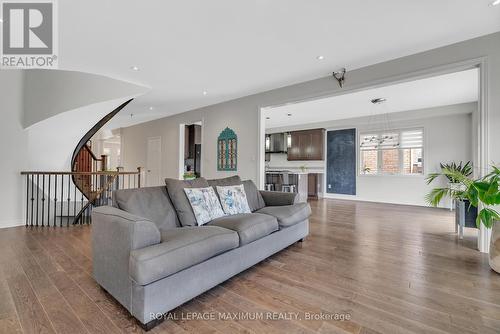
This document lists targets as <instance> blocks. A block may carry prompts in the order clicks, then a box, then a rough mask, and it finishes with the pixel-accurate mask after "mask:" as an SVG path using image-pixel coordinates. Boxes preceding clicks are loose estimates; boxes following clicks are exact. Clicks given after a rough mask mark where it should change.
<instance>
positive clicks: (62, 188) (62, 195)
mask: <svg viewBox="0 0 500 334" xmlns="http://www.w3.org/2000/svg"><path fill="white" fill-rule="evenodd" d="M63 204H64V174H61V216H60V217H59V226H60V227H62V224H63Z"/></svg>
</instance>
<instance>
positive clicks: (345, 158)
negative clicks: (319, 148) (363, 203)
mask: <svg viewBox="0 0 500 334" xmlns="http://www.w3.org/2000/svg"><path fill="white" fill-rule="evenodd" d="M326 152H327V155H326V159H327V162H326V192H328V193H331V194H345V195H356V129H345V130H335V131H328V133H327V137H326Z"/></svg>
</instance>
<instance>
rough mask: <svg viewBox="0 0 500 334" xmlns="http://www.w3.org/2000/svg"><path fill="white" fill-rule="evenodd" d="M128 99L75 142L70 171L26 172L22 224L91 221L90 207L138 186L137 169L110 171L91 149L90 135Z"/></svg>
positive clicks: (139, 176)
mask: <svg viewBox="0 0 500 334" xmlns="http://www.w3.org/2000/svg"><path fill="white" fill-rule="evenodd" d="M132 100H133V99H130V100H128V101H126V102H124V103H122V104H121V105H120V106H118V107H117V108H116V109H114V110H113V111H112V112H110V113H109V114H107V115H106V116H105V117H103V118H102V119H101V120H100V121H99V122H97V123H96V124H95V125H94V126H93V127H92V128H91V129H90V130H89V131H88V132H87V133H85V135H84V136H83V137H82V139H81V140H80V141H79V142H78V144H77V146H76V148H75V150H74V151H73V155H72V158H71V172H57V171H56V172H54V171H53V172H48V171H26V172H21V175H23V176H25V177H26V188H25V192H26V200H25V210H24V212H25V215H26V216H25V224H26V226H70V225H75V224H89V223H91V213H92V209H93V208H94V207H96V206H102V205H110V204H111V203H112V192H113V191H114V190H117V189H124V188H125V189H127V188H140V187H141V169H140V167H138V168H137V171H133V172H125V171H122V170H121V168H118V169H117V170H116V171H110V170H108V168H107V157H106V156H105V155H102V156H100V157H97V156H96V155H95V154H94V152H93V151H92V141H91V139H92V137H93V136H94V135H95V134H96V133H97V132H98V131H99V130H100V129H101V128H102V127H103V126H104V125H105V124H106V123H107V122H108V121H109V120H110V119H111V118H113V117H114V116H115V115H116V114H117V113H118V112H120V111H121V110H122V109H123V108H125V107H126V106H127V105H128V104H129V103H130V102H131V101H132Z"/></svg>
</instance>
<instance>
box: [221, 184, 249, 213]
mask: <svg viewBox="0 0 500 334" xmlns="http://www.w3.org/2000/svg"><path fill="white" fill-rule="evenodd" d="M217 192H218V193H219V198H220V202H221V204H222V208H223V209H224V212H225V213H226V214H228V215H235V214H238V213H251V212H252V211H250V207H249V206H248V200H247V195H246V193H245V188H244V187H243V185H242V184H240V185H237V186H226V187H221V186H217Z"/></svg>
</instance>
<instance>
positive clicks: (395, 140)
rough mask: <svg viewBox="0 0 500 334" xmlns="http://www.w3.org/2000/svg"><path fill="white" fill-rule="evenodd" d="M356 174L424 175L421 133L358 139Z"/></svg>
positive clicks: (370, 135)
mask: <svg viewBox="0 0 500 334" xmlns="http://www.w3.org/2000/svg"><path fill="white" fill-rule="evenodd" d="M359 142H360V145H359V163H360V169H359V173H360V174H362V175H387V174H389V175H413V174H416V175H418V174H423V172H424V159H423V147H424V131H423V129H412V130H391V131H384V132H373V133H365V134H361V135H360V136H359Z"/></svg>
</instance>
